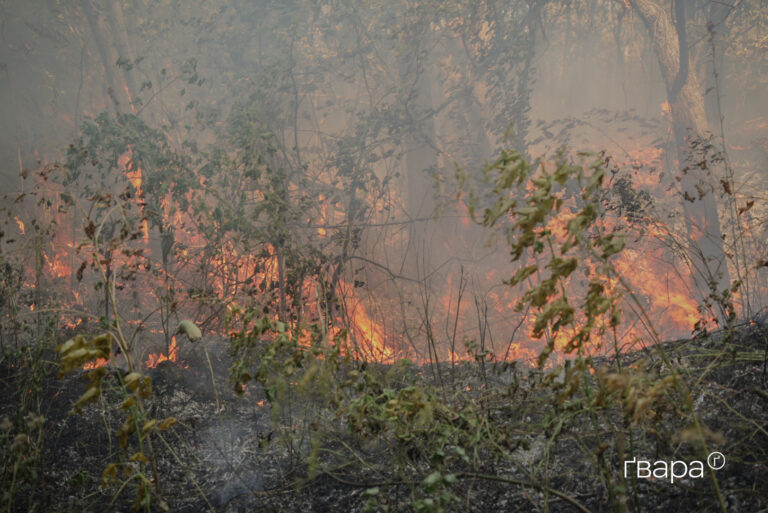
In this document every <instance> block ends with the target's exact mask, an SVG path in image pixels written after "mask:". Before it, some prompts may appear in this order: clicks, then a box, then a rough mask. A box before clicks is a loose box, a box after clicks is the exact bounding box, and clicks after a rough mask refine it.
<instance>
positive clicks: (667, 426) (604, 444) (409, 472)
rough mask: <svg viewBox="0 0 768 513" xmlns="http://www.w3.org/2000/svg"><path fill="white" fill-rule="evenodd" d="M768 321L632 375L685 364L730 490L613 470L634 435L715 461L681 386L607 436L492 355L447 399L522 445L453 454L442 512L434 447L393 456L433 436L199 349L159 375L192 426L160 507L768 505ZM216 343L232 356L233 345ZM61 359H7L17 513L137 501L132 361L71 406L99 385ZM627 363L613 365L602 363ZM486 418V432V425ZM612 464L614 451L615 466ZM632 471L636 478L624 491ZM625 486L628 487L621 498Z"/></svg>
mask: <svg viewBox="0 0 768 513" xmlns="http://www.w3.org/2000/svg"><path fill="white" fill-rule="evenodd" d="M766 332H767V330H764V329H761V327H760V326H758V325H748V326H743V327H741V328H740V329H739V330H738V331H737V332H736V335H735V336H734V338H733V340H731V341H727V340H723V335H722V334H719V335H712V336H709V337H701V338H699V339H696V340H684V341H677V342H670V343H667V344H664V346H663V352H664V357H663V358H662V356H661V354H660V351H659V348H651V349H647V350H645V351H640V352H635V353H631V354H629V355H626V356H625V357H624V358H623V361H622V362H621V363H622V365H623V366H624V368H625V369H626V368H633V367H634V368H638V367H641V366H642V368H643V369H645V373H644V374H643V376H659V377H661V376H665V375H667V374H666V373H668V371H669V368H668V367H669V366H670V365H672V366H674V367H675V369H676V370H677V372H678V375H679V376H680V377H681V379H682V380H683V381H684V382H685V383H686V384H687V385H688V389H689V390H690V391H691V396H690V400H691V402H692V404H693V405H694V409H695V411H696V412H697V414H698V416H699V420H700V422H701V424H702V425H703V426H705V427H704V430H705V431H704V432H705V433H706V435H707V436H706V438H707V440H706V442H707V444H708V447H709V448H710V450H718V451H720V452H721V453H723V454H724V455H725V457H726V460H727V464H726V466H725V467H724V468H722V469H720V470H718V471H716V472H713V474H714V476H715V477H716V481H717V486H715V485H714V481H713V479H712V476H711V475H710V472H709V471H705V474H704V477H702V478H690V477H689V478H682V479H678V480H676V481H675V482H674V483H670V482H669V480H665V479H637V480H625V481H622V480H620V479H617V476H613V478H612V479H611V476H607V477H606V474H605V473H606V472H620V468H621V460H622V458H621V454H626V451H628V450H629V447H630V445H631V446H632V447H633V449H634V453H635V454H637V455H640V456H641V457H642V456H643V455H644V457H646V458H647V459H648V460H656V459H659V460H666V461H671V460H682V461H688V462H690V461H692V460H696V459H700V458H701V457H702V456H701V450H700V449H697V448H696V447H695V446H696V444H695V443H691V441H690V440H688V439H686V436H687V435H686V433H688V434H690V430H687V431H686V428H688V427H690V421H689V420H686V419H684V418H683V417H684V415H681V414H680V411H682V410H683V408H682V407H681V406H680V405H679V404H676V401H677V402H679V401H682V400H683V399H684V398H682V397H681V396H677V395H675V394H674V393H673V392H669V391H667V392H665V393H662V394H660V396H659V397H657V398H656V399H655V402H654V406H653V408H654V416H653V418H654V420H653V421H652V422H645V423H631V422H629V421H628V420H627V419H628V417H629V416H630V415H629V413H627V410H625V411H624V414H622V404H625V403H621V401H619V403H618V404H619V407H618V410H617V412H618V413H617V414H616V415H615V422H613V421H610V418H611V417H610V416H608V417H606V416H603V417H600V418H598V419H597V420H596V422H597V429H596V430H595V429H592V428H594V427H595V425H592V426H589V425H588V424H589V423H590V422H589V416H584V415H581V414H579V413H578V411H579V410H578V405H576V406H568V401H565V403H563V401H562V400H561V399H562V393H563V390H562V389H563V387H562V386H561V387H559V388H558V386H557V385H555V386H550V387H549V388H548V387H545V386H544V384H545V383H547V381H548V380H547V378H546V377H545V376H544V374H543V373H542V372H540V371H536V370H530V369H520V368H509V367H506V366H505V368H504V369H501V367H494V366H492V365H490V364H487V365H486V369H485V373H483V372H481V369H480V368H479V367H478V366H477V365H468V364H467V365H462V366H460V367H454V368H451V367H450V366H449V365H448V364H446V365H444V366H443V367H442V373H441V374H442V379H443V387H444V388H447V389H450V390H461V391H462V393H461V399H459V395H451V396H448V397H446V398H445V399H444V401H445V403H446V404H448V405H452V407H455V408H456V410H457V411H458V410H459V409H461V408H463V407H464V406H462V405H466V404H467V403H468V402H472V403H473V404H476V405H480V408H481V410H482V412H483V416H484V417H483V418H485V419H487V422H488V425H493V426H495V427H494V429H493V430H489V431H487V433H494V436H497V435H498V434H499V433H506V434H505V435H504V438H506V439H504V440H502V439H499V440H497V441H494V443H496V442H498V443H496V445H498V446H503V447H502V448H503V450H501V449H500V451H501V452H496V453H494V452H493V451H489V450H488V449H487V448H485V446H478V448H477V449H476V451H477V454H475V455H474V456H477V457H473V458H471V460H472V463H471V464H469V461H467V462H462V461H460V460H457V459H454V460H452V461H451V462H450V463H448V464H447V467H446V471H450V472H451V473H452V475H453V477H452V478H451V481H450V482H446V483H445V487H444V490H450V491H451V492H452V495H453V498H449V499H446V500H445V502H444V503H443V505H442V506H441V505H440V502H439V501H440V495H439V494H438V493H437V492H435V493H432V494H431V495H429V497H431V498H433V499H434V500H433V501H432V502H431V503H430V502H429V501H427V502H423V501H422V502H418V501H417V500H416V499H418V498H423V497H424V494H423V493H421V492H420V490H422V488H424V487H426V485H424V482H423V481H422V480H423V479H424V477H425V476H426V475H428V474H429V473H430V466H429V465H430V463H429V461H430V459H429V458H430V457H428V456H425V455H419V454H406V457H405V459H400V460H398V461H400V462H401V466H400V467H398V469H397V470H396V469H395V465H393V451H396V450H400V449H402V448H403V447H405V450H406V451H408V450H414V451H415V450H416V449H414V448H417V447H418V445H416V444H411V445H407V444H405V445H403V444H402V443H401V444H399V445H398V444H395V443H393V441H392V439H391V437H389V438H387V437H385V436H383V435H382V436H381V437H378V438H377V437H370V436H369V437H367V438H364V439H363V438H358V437H355V436H353V433H352V432H350V430H349V429H348V428H347V426H346V425H345V424H344V416H343V414H338V412H337V413H336V414H334V412H333V411H332V410H331V409H328V408H322V407H320V406H319V405H317V404H314V405H313V404H310V403H309V402H307V401H308V400H307V399H303V400H302V399H299V398H297V399H296V400H295V401H294V402H292V403H291V401H283V402H281V403H280V408H278V407H277V405H271V404H270V402H269V401H267V400H266V396H265V393H264V390H263V389H262V387H261V386H260V385H256V384H253V383H251V384H250V385H249V386H248V388H247V389H246V392H245V394H244V395H243V396H241V397H238V396H237V395H236V394H235V393H234V392H233V391H232V387H231V386H229V385H228V384H227V383H228V368H229V366H230V364H231V362H229V361H228V359H227V357H226V356H220V357H218V358H214V361H213V368H214V373H215V374H216V380H217V383H218V384H219V386H217V392H218V394H217V393H214V390H213V387H212V386H211V376H210V372H209V369H208V366H207V363H206V361H205V359H204V358H200V355H199V354H194V353H189V354H186V355H185V354H184V353H182V360H184V361H183V363H182V365H187V366H188V368H183V366H182V365H179V364H175V363H172V362H166V363H163V364H161V365H159V366H158V367H157V368H156V369H151V370H149V371H147V373H148V374H149V375H150V376H151V377H152V379H153V391H152V395H151V397H150V398H149V399H148V400H147V401H146V407H147V410H148V414H149V416H150V417H154V418H158V419H163V418H166V417H171V416H172V417H175V418H176V419H177V420H178V423H177V424H175V425H174V426H172V427H171V428H170V429H168V430H166V431H162V432H160V433H158V434H157V435H155V436H153V438H152V440H153V448H154V452H155V455H156V460H157V467H158V475H159V481H160V488H159V491H158V492H157V493H158V494H159V496H154V497H153V501H152V506H151V510H152V511H163V510H166V511H179V512H197V511H217V512H240V511H267V512H269V511H275V512H278V511H285V512H292V511H306V512H310V511H312V512H315V511H316V512H325V511H328V512H336V511H349V512H353V511H414V510H420V511H439V510H440V508H441V507H442V508H445V509H446V510H449V511H488V512H491V511H493V512H496V511H551V512H570V511H593V512H608V511H614V510H615V509H616V508H617V507H618V508H619V509H621V508H622V507H624V508H626V509H627V510H628V511H659V512H685V511H721V506H720V501H719V500H718V498H717V489H718V488H719V493H720V496H721V499H722V501H723V503H724V506H725V509H726V510H727V511H729V512H749V513H754V512H758V511H768V384H767V383H768V376H767V375H766V354H767V352H768V338H767V337H766ZM211 352H212V353H215V354H220V355H225V354H226V351H225V350H224V344H223V343H222V344H221V348H219V350H214V348H213V347H212V348H211ZM665 360H666V362H665ZM54 361H55V356H54V355H53V354H48V353H43V354H42V359H41V361H40V364H39V367H38V368H37V369H36V370H35V371H34V376H37V377H38V378H39V379H37V380H32V379H31V378H30V376H31V375H32V374H33V373H31V372H30V369H29V368H28V366H25V365H19V364H18V362H17V363H15V364H14V365H9V361H8V360H6V361H4V363H3V366H2V368H1V369H0V419H2V418H4V417H5V418H7V419H8V422H4V425H3V426H2V427H3V431H2V433H0V436H2V443H3V448H2V456H3V464H4V470H3V481H2V486H3V488H4V491H3V494H2V502H3V511H62V512H63V511H129V510H130V509H131V507H132V505H133V502H134V500H135V498H136V490H135V486H134V484H135V482H134V484H132V483H131V482H129V483H128V484H126V485H125V486H124V487H123V488H122V489H120V483H119V482H118V483H115V484H110V485H108V486H106V487H105V488H103V489H102V486H101V484H102V483H101V482H102V473H103V472H104V469H105V468H106V466H107V464H108V463H109V462H116V461H125V459H126V458H127V457H129V455H130V453H131V452H132V451H134V450H135V449H136V448H135V447H133V446H130V447H129V448H128V449H127V450H123V449H121V448H120V446H119V443H118V440H117V437H116V435H115V432H116V430H117V429H118V428H119V426H120V425H121V423H122V422H123V420H124V417H125V412H124V411H123V410H120V409H119V404H120V402H121V401H122V400H123V399H124V396H122V395H121V394H120V393H119V392H118V391H117V390H118V388H117V387H116V384H117V379H116V374H117V373H118V372H121V371H119V370H117V369H111V370H110V372H109V374H108V375H107V377H105V380H104V385H103V393H102V397H101V399H100V400H99V401H98V402H97V403H95V404H91V405H88V406H87V407H86V408H85V409H84V410H83V413H82V414H81V415H72V414H68V412H69V411H70V408H71V405H72V404H73V403H74V402H75V401H76V400H77V399H78V397H79V396H80V395H81V394H82V393H83V392H84V390H85V384H84V383H83V382H82V380H81V378H80V377H79V376H71V377H67V378H66V379H63V380H62V379H59V378H58V377H57V366H56V364H55V363H54ZM616 365H617V362H615V361H612V360H605V361H602V362H598V363H597V367H598V372H596V373H595V375H597V374H599V373H600V372H601V371H600V368H605V369H607V370H609V369H613V370H615V369H616ZM385 370H386V369H385ZM606 372H607V371H606ZM654 373H656V374H654ZM432 376H433V373H432V371H431V370H430V369H429V368H428V367H425V368H414V379H417V380H424V381H434V378H433V377H432ZM446 382H448V383H446ZM553 382H554V383H556V382H557V378H555V379H554V380H553ZM550 385H551V382H550ZM649 387H650V385H648V386H647V387H646V388H645V390H646V391H647V390H648V389H649ZM640 388H642V387H641V386H640V385H638V389H640ZM558 394H559V395H560V396H561V398H560V399H558V397H557V396H558ZM217 396H218V397H217ZM664 396H666V397H668V399H669V400H668V401H664V400H663V397H664ZM574 397H576V396H574ZM627 397H628V396H625V397H624V398H625V399H626V398H627ZM569 400H570V399H569ZM564 404H565V406H564ZM624 407H625V408H627V406H626V404H625V406H624ZM558 408H559V409H558ZM28 411H39V412H40V413H41V414H42V416H43V417H44V418H45V420H44V422H43V424H42V426H43V427H42V429H39V428H38V427H37V426H36V425H35V423H34V418H33V417H30V416H29V415H22V414H20V413H19V412H28ZM308 411H311V412H312V413H311V414H310V415H306V414H303V413H306V412H308ZM446 411H450V408H448V409H447V410H446ZM552 419H555V421H554V422H553V421H552ZM557 419H560V420H559V421H558V420H557ZM601 419H602V420H601ZM606 419H609V420H606ZM612 422H613V423H612ZM454 425H458V424H455V423H454ZM617 426H618V428H617ZM313 429H314V430H324V431H325V432H326V434H328V435H332V436H325V437H324V438H323V440H324V441H323V442H322V447H321V448H318V446H317V443H315V444H313V442H312V441H311V440H310V437H308V436H307V435H306V433H307V432H309V431H311V430H313ZM466 429H468V431H471V429H469V428H466ZM482 429H484V428H482V426H480V427H478V432H477V434H478V436H479V437H482V436H486V435H484V432H483V431H482ZM617 432H618V433H623V434H617ZM25 433H26V434H27V436H28V437H29V438H28V440H27V441H24V440H22V442H23V443H21V444H19V441H18V435H19V434H22V435H23V434H25ZM595 433H598V434H597V435H596V434H595ZM14 442H16V445H15V446H14V445H13V444H14ZM450 449H451V448H450V447H446V451H449V450H450ZM484 451H488V452H487V453H486V452H484ZM313 454H314V455H315V457H314V458H313V457H312V455H313ZM499 454H503V455H504V456H503V457H500V456H499ZM350 455H353V456H350ZM403 461H405V462H406V463H405V464H402V462H403ZM600 461H603V462H606V463H604V465H603V466H602V467H601V466H600V464H599V462H600ZM148 472H149V471H148ZM622 483H624V486H626V487H627V489H624V490H621V489H620V487H621V486H622ZM612 487H613V488H612ZM609 490H610V491H611V492H612V493H613V494H614V495H616V496H617V497H620V499H617V501H618V502H617V503H616V504H612V503H611V500H610V497H609ZM420 494H421V495H420ZM158 497H161V498H158ZM617 504H618V505H617ZM430 508H432V509H430Z"/></svg>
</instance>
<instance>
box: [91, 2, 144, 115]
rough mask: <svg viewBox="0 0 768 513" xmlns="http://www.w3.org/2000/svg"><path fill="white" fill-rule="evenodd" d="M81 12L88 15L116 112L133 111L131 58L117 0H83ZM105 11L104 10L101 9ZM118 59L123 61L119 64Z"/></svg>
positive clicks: (134, 89)
mask: <svg viewBox="0 0 768 513" xmlns="http://www.w3.org/2000/svg"><path fill="white" fill-rule="evenodd" d="M82 6H83V12H84V13H85V16H86V18H87V19H88V25H89V26H90V28H91V33H92V34H93V36H94V38H95V39H96V46H97V47H98V50H99V55H100V56H101V63H102V65H103V66H104V74H105V76H106V79H107V95H108V96H109V98H110V99H111V100H112V106H113V108H114V110H115V113H116V114H120V113H128V112H135V111H136V108H135V106H134V104H133V98H134V95H135V94H136V92H137V91H136V80H135V77H134V76H133V75H134V72H133V71H132V70H131V69H129V68H131V67H132V66H133V63H134V58H133V53H132V51H131V47H130V44H129V42H128V35H127V33H126V29H125V22H124V20H123V11H122V7H121V6H120V4H119V3H118V0H110V1H109V4H108V6H107V9H104V8H103V6H102V5H100V4H98V3H97V2H94V1H93V0H83V3H82ZM105 11H108V13H107V12H105ZM118 61H121V62H125V63H126V65H124V66H123V67H122V68H119V67H118V66H117V63H118Z"/></svg>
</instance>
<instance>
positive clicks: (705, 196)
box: [630, 0, 730, 293]
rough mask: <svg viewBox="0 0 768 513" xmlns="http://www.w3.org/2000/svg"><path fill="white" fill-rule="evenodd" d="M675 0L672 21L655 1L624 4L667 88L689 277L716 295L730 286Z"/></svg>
mask: <svg viewBox="0 0 768 513" xmlns="http://www.w3.org/2000/svg"><path fill="white" fill-rule="evenodd" d="M675 2H676V4H675V5H676V7H677V9H676V11H677V16H678V19H677V20H675V21H676V22H677V23H676V24H675V23H674V22H673V19H672V16H670V13H669V10H668V8H667V7H664V6H662V5H659V4H658V3H656V2H655V1H652V0H631V2H630V3H631V5H632V7H633V8H634V9H635V10H636V11H637V13H638V15H639V16H640V18H641V19H642V20H643V22H644V23H645V25H646V27H647V28H648V31H649V32H650V35H651V39H652V43H653V48H654V51H655V52H656V56H657V58H658V60H659V66H660V69H661V75H662V77H663V79H664V83H665V85H666V87H667V97H668V100H669V104H670V111H671V118H672V130H673V133H674V137H675V144H676V146H677V156H678V161H679V163H680V168H681V172H680V175H679V177H678V179H679V181H680V184H681V187H682V193H683V208H684V212H685V222H686V227H687V230H688V238H689V242H690V244H691V249H690V255H691V259H692V261H693V263H694V267H695V269H696V276H695V278H696V281H697V282H698V283H699V285H700V286H701V285H705V286H706V289H705V290H708V291H712V292H717V293H721V292H723V290H725V289H727V288H729V287H730V278H729V274H728V266H727V261H726V255H725V251H724V249H723V237H722V232H721V230H720V218H719V215H718V212H717V202H716V198H715V195H714V188H713V184H712V180H711V178H712V177H711V175H710V171H711V170H710V169H709V168H710V167H711V162H710V163H707V160H706V158H704V156H703V155H702V148H703V146H705V145H703V144H701V143H702V142H703V141H705V140H706V134H707V132H708V130H707V118H706V111H705V107H704V95H703V92H702V90H701V86H700V84H699V80H698V77H697V76H696V73H695V71H693V70H691V72H690V73H689V72H688V60H689V59H688V49H687V44H686V42H685V28H684V27H685V17H684V14H683V12H682V7H683V3H680V2H685V0H675ZM681 55H682V59H681Z"/></svg>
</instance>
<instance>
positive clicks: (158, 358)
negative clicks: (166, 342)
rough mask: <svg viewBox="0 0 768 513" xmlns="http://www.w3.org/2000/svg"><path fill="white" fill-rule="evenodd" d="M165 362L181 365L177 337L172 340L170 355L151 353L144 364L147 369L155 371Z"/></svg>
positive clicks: (169, 349) (169, 348)
mask: <svg viewBox="0 0 768 513" xmlns="http://www.w3.org/2000/svg"><path fill="white" fill-rule="evenodd" d="M163 362H172V363H177V364H178V363H179V346H178V344H177V342H176V337H175V336H174V337H172V338H171V344H170V346H169V347H168V354H164V353H150V354H149V355H148V356H147V360H146V361H145V362H144V367H146V368H147V369H154V368H155V367H157V366H158V365H160V364H161V363H163Z"/></svg>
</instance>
